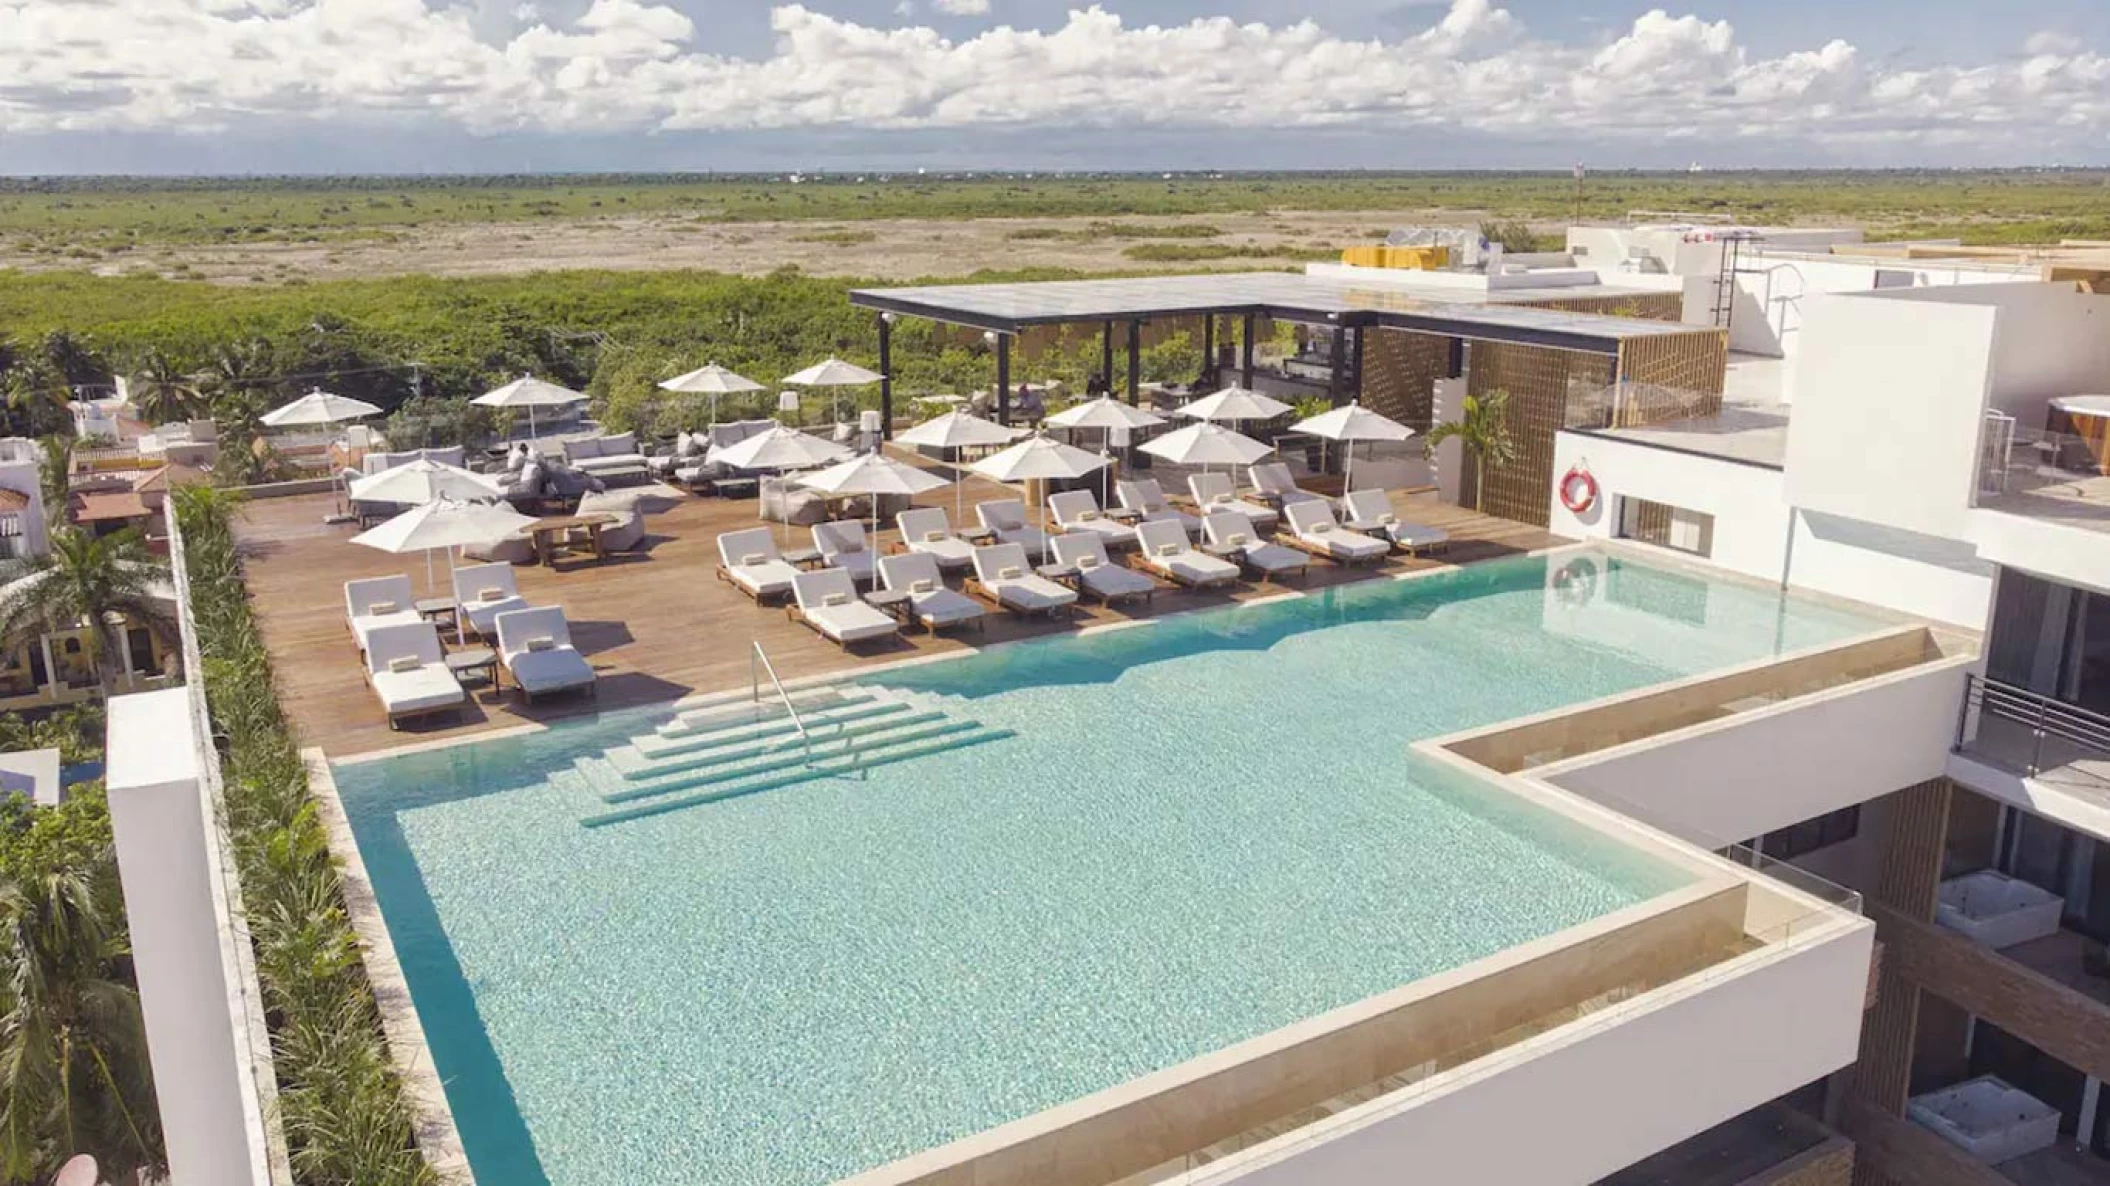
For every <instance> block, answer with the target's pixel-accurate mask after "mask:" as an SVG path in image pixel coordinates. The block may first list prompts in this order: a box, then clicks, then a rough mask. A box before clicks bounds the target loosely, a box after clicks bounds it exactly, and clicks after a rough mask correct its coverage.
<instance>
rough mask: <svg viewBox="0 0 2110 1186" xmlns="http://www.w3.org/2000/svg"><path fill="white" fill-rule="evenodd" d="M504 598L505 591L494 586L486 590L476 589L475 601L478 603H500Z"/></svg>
mask: <svg viewBox="0 0 2110 1186" xmlns="http://www.w3.org/2000/svg"><path fill="white" fill-rule="evenodd" d="M506 596H507V594H506V591H505V590H504V589H501V588H499V587H498V586H496V585H491V586H489V587H487V588H483V589H478V590H477V591H476V599H477V600H478V601H502V600H504V599H505V597H506Z"/></svg>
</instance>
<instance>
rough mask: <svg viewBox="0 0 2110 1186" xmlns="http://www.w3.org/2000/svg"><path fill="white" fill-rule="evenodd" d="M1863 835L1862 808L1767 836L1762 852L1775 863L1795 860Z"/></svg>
mask: <svg viewBox="0 0 2110 1186" xmlns="http://www.w3.org/2000/svg"><path fill="white" fill-rule="evenodd" d="M1860 833H1861V805H1860V804H1858V803H1856V804H1854V805H1853V806H1852V807H1842V808H1840V809H1839V810H1837V811H1834V812H1830V813H1828V814H1825V815H1820V816H1817V817H1816V818H1815V819H1806V820H1804V821H1802V822H1801V823H1799V824H1796V825H1794V826H1793V827H1787V828H1782V829H1781V830H1780V831H1778V832H1768V833H1766V836H1765V839H1764V840H1763V841H1761V842H1760V847H1759V851H1760V852H1762V853H1764V854H1765V855H1766V856H1768V857H1770V858H1772V859H1773V860H1776V861H1792V860H1794V859H1795V858H1796V857H1800V856H1808V855H1809V854H1810V853H1813V852H1816V851H1818V850H1819V849H1826V848H1830V847H1831V846H1832V845H1834V844H1844V843H1846V842H1847V841H1849V840H1852V839H1853V838H1854V837H1855V836H1858V835H1860Z"/></svg>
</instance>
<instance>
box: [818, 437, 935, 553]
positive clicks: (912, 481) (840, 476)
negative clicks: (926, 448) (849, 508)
mask: <svg viewBox="0 0 2110 1186" xmlns="http://www.w3.org/2000/svg"><path fill="white" fill-rule="evenodd" d="M951 484H952V483H950V482H947V481H946V480H945V479H944V478H941V477H939V476H938V475H936V474H934V473H931V472H930V471H929V470H926V469H919V468H917V467H916V466H913V465H910V464H908V463H907V462H905V461H896V460H894V459H893V458H891V457H888V456H886V455H885V454H883V453H865V454H861V455H859V456H857V457H852V458H851V459H850V460H848V461H845V462H842V463H841V464H839V465H831V466H829V467H828V468H827V469H824V470H819V471H816V472H814V473H810V474H807V475H806V476H804V477H802V478H800V479H799V485H800V486H803V487H805V488H806V489H808V490H817V491H819V492H820V493H822V494H840V495H850V494H868V495H871V496H873V497H872V535H873V536H874V537H875V538H876V537H877V536H878V535H879V496H880V495H888V494H891V495H897V496H901V497H907V498H914V497H915V496H916V495H918V494H923V493H926V492H928V491H931V490H936V489H937V488H938V487H940V486H949V485H951Z"/></svg>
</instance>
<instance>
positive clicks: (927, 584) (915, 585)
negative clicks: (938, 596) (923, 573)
mask: <svg viewBox="0 0 2110 1186" xmlns="http://www.w3.org/2000/svg"><path fill="white" fill-rule="evenodd" d="M937 587H938V582H936V581H934V580H931V579H930V578H928V577H925V578H924V579H922V580H920V581H910V582H909V586H908V591H909V592H911V593H929V592H931V591H933V590H935V589H936V588H937Z"/></svg>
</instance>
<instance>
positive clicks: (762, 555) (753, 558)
mask: <svg viewBox="0 0 2110 1186" xmlns="http://www.w3.org/2000/svg"><path fill="white" fill-rule="evenodd" d="M768 559H769V553H767V552H749V553H747V554H746V555H744V556H742V557H740V563H742V564H761V563H762V562H764V561H766V560H768Z"/></svg>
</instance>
